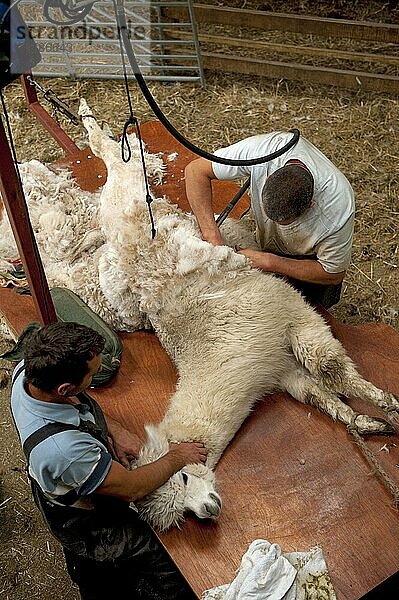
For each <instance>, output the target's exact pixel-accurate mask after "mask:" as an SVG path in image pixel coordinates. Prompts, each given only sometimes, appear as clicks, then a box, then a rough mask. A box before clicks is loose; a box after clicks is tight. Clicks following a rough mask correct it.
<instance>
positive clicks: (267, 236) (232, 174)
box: [212, 132, 355, 273]
mask: <svg viewBox="0 0 399 600" xmlns="http://www.w3.org/2000/svg"><path fill="white" fill-rule="evenodd" d="M291 137H292V133H284V132H274V133H268V134H263V135H255V136H252V137H250V138H247V139H245V140H241V141H239V142H237V143H235V144H233V145H231V146H228V147H227V148H221V149H220V150H217V151H216V152H215V154H216V155H218V156H223V157H226V158H234V159H249V158H256V157H260V156H265V155H267V154H270V153H272V152H274V151H275V150H278V149H279V148H282V147H283V146H284V145H285V144H286V143H287V142H288V141H289V139H290V138H291ZM293 159H297V160H300V161H301V162H303V163H304V164H305V165H306V167H307V168H308V169H309V171H310V172H311V173H312V175H313V179H314V195H313V205H312V206H311V207H310V208H309V209H308V210H307V211H305V212H304V213H303V214H302V215H301V216H300V217H299V218H298V219H296V220H295V221H294V222H293V223H291V224H290V225H278V224H277V223H275V222H273V221H271V220H270V219H269V218H268V217H267V216H266V215H265V214H264V212H263V210H262V206H261V199H262V190H263V187H264V185H265V181H266V179H267V178H268V177H269V175H271V174H272V173H274V171H276V170H277V169H279V168H280V167H282V166H284V165H285V163H286V162H287V161H288V160H293ZM212 170H213V172H214V174H215V177H217V178H218V179H239V178H241V177H245V176H246V175H251V199H252V209H253V212H254V215H255V219H256V223H257V227H258V237H259V243H260V245H261V248H262V249H263V250H264V251H268V252H273V253H275V254H286V255H293V256H295V255H296V256H298V255H303V256H307V255H309V256H310V255H316V256H317V259H318V261H319V262H320V263H321V265H322V267H323V268H324V270H325V271H327V272H328V273H340V272H342V271H345V269H346V268H347V267H348V266H349V263H350V258H351V250H352V238H353V226H354V215H355V203H354V193H353V190H352V187H351V185H350V183H349V181H348V180H347V179H346V177H345V176H344V175H343V173H341V171H339V169H337V167H336V166H335V165H333V163H332V162H331V161H330V160H329V159H328V158H327V157H326V156H324V154H323V153H322V152H320V150H318V149H317V148H316V147H315V146H314V145H313V144H312V143H311V142H309V141H308V140H306V139H305V138H303V137H302V136H301V137H300V138H299V141H298V143H297V144H296V145H295V146H294V147H293V148H291V149H290V150H288V152H286V153H285V154H283V155H282V156H280V157H279V158H276V159H274V160H272V161H269V162H267V163H263V164H261V165H254V166H252V167H231V166H228V165H221V164H219V163H215V162H212Z"/></svg>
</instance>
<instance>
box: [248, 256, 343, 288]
mask: <svg viewBox="0 0 399 600" xmlns="http://www.w3.org/2000/svg"><path fill="white" fill-rule="evenodd" d="M239 254H243V255H244V256H246V257H247V258H249V260H250V261H251V263H252V266H253V267H255V268H257V269H261V270H262V271H265V272H266V273H276V274H278V275H285V277H289V278H290V279H299V280H300V281H305V282H308V283H316V284H319V285H337V284H339V283H341V281H342V280H343V278H344V275H345V271H342V272H341V273H327V271H325V270H324V269H323V267H322V266H321V264H320V263H319V262H318V261H317V260H308V259H298V258H287V257H285V256H278V255H277V254H272V253H271V252H260V251H258V250H251V249H249V248H244V249H242V250H239Z"/></svg>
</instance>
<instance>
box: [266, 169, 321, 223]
mask: <svg viewBox="0 0 399 600" xmlns="http://www.w3.org/2000/svg"><path fill="white" fill-rule="evenodd" d="M313 189H314V182H313V176H312V174H311V173H310V171H308V170H307V169H305V168H303V167H301V166H299V165H284V166H283V167H281V168H280V169H277V171H274V173H272V174H271V175H270V177H268V178H267V179H266V183H265V185H264V188H263V190H262V204H263V210H264V211H265V213H266V215H267V216H268V217H269V219H272V221H286V220H287V219H296V218H297V217H299V215H301V214H302V213H303V212H304V210H305V209H306V208H308V207H309V206H310V203H311V201H312V197H313Z"/></svg>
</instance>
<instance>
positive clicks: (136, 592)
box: [34, 489, 197, 600]
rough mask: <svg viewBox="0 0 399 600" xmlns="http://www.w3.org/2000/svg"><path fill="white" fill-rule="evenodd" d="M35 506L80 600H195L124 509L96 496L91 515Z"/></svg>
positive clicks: (152, 538)
mask: <svg viewBox="0 0 399 600" xmlns="http://www.w3.org/2000/svg"><path fill="white" fill-rule="evenodd" d="M34 497H35V501H36V503H37V504H38V506H39V509H40V511H41V513H42V515H43V517H44V518H45V521H46V523H47V525H48V527H49V528H50V530H51V532H52V533H53V535H54V536H55V537H56V538H57V539H58V540H59V541H60V542H61V544H62V547H63V550H64V555H65V560H66V564H67V569H68V573H69V575H70V577H71V579H72V581H74V582H75V583H76V584H77V585H78V587H79V590H80V594H81V597H82V600H119V599H120V598H121V599H122V598H126V599H127V600H135V599H136V598H137V600H150V599H151V600H196V599H197V596H196V595H195V594H194V592H193V591H192V589H191V588H190V586H189V585H188V584H187V582H186V580H185V579H184V578H183V576H182V575H181V573H180V572H179V571H178V569H177V567H176V565H175V564H174V563H173V561H172V560H171V558H170V557H169V555H168V554H167V552H166V550H165V549H164V548H163V546H162V545H161V543H160V542H159V540H158V538H157V537H156V535H155V534H154V532H153V531H152V529H151V528H150V527H149V525H147V523H145V522H144V521H143V520H142V519H140V518H139V517H138V515H137V513H136V512H135V511H133V510H132V509H130V508H129V507H128V504H127V503H125V502H123V501H120V500H117V499H115V498H111V497H106V496H102V497H100V498H99V502H98V506H97V507H96V508H94V509H92V510H84V509H77V508H69V507H63V506H55V505H53V504H51V503H50V502H48V501H47V500H46V499H45V498H44V497H43V496H42V494H40V492H38V490H37V489H36V490H34Z"/></svg>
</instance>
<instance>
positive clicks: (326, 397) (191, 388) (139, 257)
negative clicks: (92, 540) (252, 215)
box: [79, 100, 399, 530]
mask: <svg viewBox="0 0 399 600" xmlns="http://www.w3.org/2000/svg"><path fill="white" fill-rule="evenodd" d="M79 112H80V115H81V117H82V120H83V124H84V126H85V127H86V129H87V131H88V134H89V142H90V146H91V149H92V151H93V152H94V153H95V154H96V155H97V156H99V157H100V158H102V159H103V160H104V162H105V164H106V167H107V171H108V178H107V182H106V184H105V186H104V188H103V189H102V192H101V196H100V208H99V223H100V227H101V231H102V233H103V235H104V237H105V238H106V239H107V244H106V247H107V248H106V251H105V252H104V253H103V254H102V256H101V258H100V264H101V273H102V274H101V277H100V285H101V286H102V291H103V293H104V295H105V297H106V299H107V302H108V303H109V305H110V306H112V307H113V308H114V310H115V311H118V314H119V316H120V318H121V319H123V320H129V318H130V316H131V314H130V313H131V307H130V306H129V298H132V299H133V304H134V306H135V307H136V308H137V306H138V308H139V310H140V311H141V312H142V313H145V314H146V315H147V316H148V318H149V320H150V321H151V323H152V326H153V328H154V329H155V332H156V333H157V335H158V337H159V339H160V341H161V343H162V345H163V347H164V348H165V349H166V350H167V352H168V353H169V355H170V356H171V358H172V359H173V361H174V362H175V364H176V367H177V370H178V374H179V380H178V384H177V388H176V392H175V394H174V395H173V397H172V399H171V401H170V404H169V407H168V409H167V411H166V414H165V416H164V418H163V420H162V421H161V422H160V423H158V424H156V425H154V424H153V425H149V426H147V435H148V438H147V442H146V444H145V446H144V448H143V449H142V451H141V454H140V456H139V459H138V460H137V466H139V465H142V464H146V463H148V462H151V461H153V460H156V459H157V458H158V457H159V456H161V455H163V454H165V453H166V452H167V451H168V446H169V442H171V441H173V442H179V441H190V440H199V441H202V442H203V443H204V444H205V446H206V448H207V450H208V458H207V463H206V465H198V464H197V465H189V466H186V467H185V468H184V469H182V471H180V472H179V473H177V474H175V475H174V476H173V477H171V478H170V479H169V480H168V482H166V484H164V485H163V486H162V487H161V488H159V489H158V490H156V491H155V492H154V493H153V494H150V495H149V496H147V497H146V498H144V499H143V500H142V501H140V502H139V503H138V509H139V512H140V513H141V515H142V517H143V518H145V519H146V520H147V521H148V522H150V523H151V524H152V525H153V526H155V527H157V528H159V529H161V530H163V529H167V528H168V527H170V526H172V525H178V524H179V523H180V522H181V521H182V520H183V518H184V513H185V512H186V511H187V510H191V511H192V512H194V513H195V514H196V515H197V516H198V517H199V518H208V517H211V518H216V517H218V515H219V514H220V510H221V499H220V497H219V495H218V493H217V491H216V489H215V475H214V468H215V466H216V464H217V462H218V460H219V458H220V456H221V454H222V453H223V451H224V449H225V448H226V446H227V445H228V443H229V442H230V440H231V439H232V438H233V436H234V435H235V433H236V431H237V430H238V428H239V427H240V425H241V424H242V422H243V421H244V419H245V418H246V417H247V416H248V414H249V413H250V411H251V409H252V408H253V406H254V404H255V402H256V401H257V400H259V399H260V398H262V397H263V396H264V395H265V394H267V393H270V392H274V391H277V390H281V391H286V392H288V393H290V394H291V395H292V396H293V397H294V398H296V399H297V400H299V401H300V402H303V403H307V404H312V405H314V406H316V407H317V408H319V409H321V410H323V411H324V412H325V413H327V414H329V415H330V416H331V417H332V418H333V419H338V420H340V421H342V422H343V423H344V424H345V425H350V424H352V425H354V426H356V427H357V430H358V431H359V432H360V433H392V432H393V429H392V427H391V426H390V425H389V424H388V423H387V422H386V421H383V420H380V419H375V418H371V417H369V416H368V415H363V414H357V413H355V412H354V411H353V410H352V409H351V408H350V407H349V406H348V405H346V404H345V403H344V402H343V401H342V400H341V399H340V398H339V395H344V396H354V397H362V398H365V399H368V400H369V401H370V402H371V403H372V404H375V405H377V406H379V407H380V408H382V409H383V410H384V411H386V412H390V411H396V410H398V408H399V402H398V400H397V399H395V397H394V396H393V395H392V394H390V393H387V392H384V391H382V390H380V389H378V388H376V387H375V386H374V385H372V384H371V383H369V382H367V381H365V380H364V379H363V378H362V377H361V376H360V375H359V373H358V372H357V371H356V368H355V366H354V364H353V363H352V361H351V360H350V358H349V357H348V356H347V355H346V353H345V350H344V348H343V347H342V345H341V344H340V342H339V341H338V340H336V339H335V338H334V337H333V336H332V334H331V331H330V328H329V327H328V325H327V324H326V323H325V322H324V320H323V318H322V317H321V316H320V315H319V314H317V312H316V311H315V310H314V309H313V308H312V307H311V306H310V305H309V304H308V303H307V302H306V301H305V300H304V299H303V297H302V296H301V294H300V293H299V292H297V291H296V290H295V289H294V288H293V287H292V286H291V285H289V284H288V283H287V282H286V281H284V280H283V279H281V278H278V277H276V276H274V275H272V274H268V273H262V272H260V271H258V270H256V269H251V267H250V264H249V261H248V260H247V259H246V258H245V257H243V256H241V255H239V254H237V253H235V252H234V250H233V249H232V248H230V247H228V246H213V245H211V244H209V243H208V242H205V241H203V240H202V239H201V235H200V231H199V228H198V225H197V223H196V220H195V218H194V216H193V215H190V214H186V213H184V212H182V211H181V210H180V209H179V208H178V207H177V206H175V205H173V204H171V203H169V202H168V201H167V199H166V198H158V199H154V201H153V203H152V209H153V214H154V220H155V226H156V235H155V238H154V239H151V229H150V222H149V216H148V210H147V206H146V204H145V201H144V198H145V189H144V179H143V173H142V169H141V167H140V165H139V163H137V162H134V161H130V162H129V163H124V162H123V161H122V160H121V156H120V147H119V145H118V144H117V143H116V142H115V141H113V140H111V139H110V138H108V137H107V136H106V135H105V134H104V132H103V131H101V129H100V127H99V126H98V124H97V122H96V120H95V119H94V118H93V116H92V113H91V110H90V109H89V107H88V106H87V104H86V102H85V101H84V100H82V101H81V105H80V110H79ZM132 143H133V141H132ZM121 273H123V277H122V278H121V275H120V274H121ZM116 274H119V275H118V276H117V275H116ZM110 281H111V282H112V284H111V285H110ZM105 282H108V285H104V284H105Z"/></svg>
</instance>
